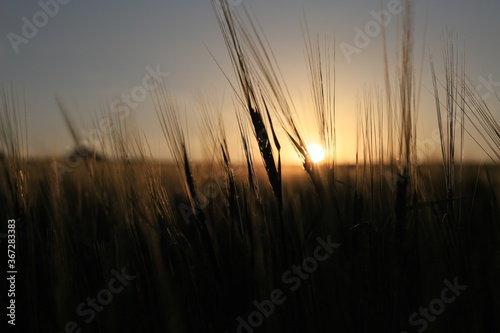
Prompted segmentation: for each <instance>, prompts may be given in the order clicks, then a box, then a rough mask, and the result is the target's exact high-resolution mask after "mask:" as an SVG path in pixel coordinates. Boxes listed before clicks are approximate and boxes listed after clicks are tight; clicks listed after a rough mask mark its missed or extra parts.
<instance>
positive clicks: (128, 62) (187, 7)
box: [0, 0, 500, 161]
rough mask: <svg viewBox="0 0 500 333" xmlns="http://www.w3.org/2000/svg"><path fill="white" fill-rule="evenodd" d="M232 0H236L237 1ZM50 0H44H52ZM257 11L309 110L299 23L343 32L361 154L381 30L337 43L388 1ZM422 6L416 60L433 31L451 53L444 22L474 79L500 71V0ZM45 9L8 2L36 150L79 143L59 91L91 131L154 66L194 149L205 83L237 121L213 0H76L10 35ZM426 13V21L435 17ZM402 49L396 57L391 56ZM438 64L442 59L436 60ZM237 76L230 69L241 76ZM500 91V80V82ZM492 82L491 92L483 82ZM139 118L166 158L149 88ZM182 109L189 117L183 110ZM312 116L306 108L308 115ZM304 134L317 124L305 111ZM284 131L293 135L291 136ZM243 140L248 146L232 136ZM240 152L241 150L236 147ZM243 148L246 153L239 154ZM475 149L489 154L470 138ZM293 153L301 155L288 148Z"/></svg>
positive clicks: (347, 144)
mask: <svg viewBox="0 0 500 333" xmlns="http://www.w3.org/2000/svg"><path fill="white" fill-rule="evenodd" d="M233 1H234V0H233ZM42 2H43V1H42ZM244 2H245V3H246V4H248V5H250V6H251V7H252V8H253V10H254V11H255V14H256V16H257V18H258V19H259V21H260V23H261V25H262V27H263V29H264V31H265V33H266V36H267V38H268V39H269V42H270V43H271V45H272V47H273V50H274V52H275V54H276V57H277V59H278V61H279V63H280V66H281V70H282V72H283V75H284V77H285V79H286V82H287V84H288V87H289V89H290V91H291V93H292V95H293V96H294V97H297V100H296V106H297V107H298V109H302V108H304V109H306V108H307V105H308V101H309V98H310V97H309V86H308V83H307V72H306V66H305V61H304V52H303V50H304V46H303V39H302V34H301V22H303V19H304V14H305V17H306V19H307V23H308V25H309V29H310V31H311V32H313V33H319V34H320V35H325V36H328V37H329V38H331V39H332V40H333V37H334V35H335V37H336V41H337V43H336V44H337V62H336V67H337V117H338V127H337V129H338V141H339V147H338V150H339V151H338V154H339V158H340V159H342V160H346V161H347V160H350V161H352V160H353V158H354V152H355V150H354V138H355V135H354V133H355V128H356V125H355V110H356V96H358V95H359V94H360V93H361V92H362V91H363V87H364V86H370V85H375V84H379V85H382V84H383V76H382V73H383V62H382V38H381V36H376V37H374V38H373V39H372V41H371V43H370V44H369V45H368V46H367V47H366V48H364V49H362V51H361V53H360V54H355V55H353V57H352V61H351V62H350V63H349V62H348V61H347V60H346V58H345V57H344V56H343V55H342V53H341V51H340V50H339V48H338V46H339V44H340V43H341V42H346V43H350V44H353V39H354V35H355V32H354V28H355V27H356V26H358V27H361V28H363V27H364V25H365V24H366V23H367V22H369V21H371V20H373V18H372V17H371V15H370V11H371V10H379V9H381V8H385V2H380V1H373V0H337V1H326V0H309V1H304V0H301V1H299V0H244ZM415 5H416V19H415V22H416V27H415V28H416V31H415V34H416V36H415V37H416V38H415V39H416V50H417V51H416V59H417V67H418V68H417V74H419V73H420V63H421V55H422V47H423V45H424V44H423V41H424V31H427V33H426V39H425V45H428V47H429V49H430V50H431V51H432V52H433V54H434V57H435V60H436V63H437V65H439V64H441V62H442V61H441V59H442V58H441V41H440V38H441V36H442V33H443V32H444V31H445V30H446V29H449V30H451V31H453V32H454V33H455V34H456V35H457V36H458V41H459V46H461V45H465V53H466V71H467V74H468V76H469V77H470V78H471V79H472V80H473V81H474V82H480V78H481V77H482V78H488V76H489V75H490V76H491V77H492V78H493V81H495V82H500V64H499V59H500V20H499V19H498V17H499V15H500V1H498V0H478V1H471V0H421V1H417V0H416V1H415ZM40 10H41V7H40V5H39V4H38V2H37V1H19V0H2V2H1V3H0V15H1V18H0V78H1V81H0V84H1V85H4V86H9V85H10V84H13V85H14V86H15V87H16V88H17V90H18V91H22V90H24V94H25V97H26V102H27V115H28V123H29V125H28V127H29V143H30V151H31V152H32V153H33V154H54V153H59V154H60V153H62V152H64V149H65V147H66V145H67V144H68V143H69V142H70V139H69V133H68V131H67V130H66V129H65V126H64V122H63V120H62V117H61V115H60V112H59V111H58V109H57V106H56V103H55V98H54V97H55V96H56V95H57V96H59V97H60V98H61V99H62V100H63V101H64V103H65V104H66V105H67V106H68V107H69V108H70V110H71V112H72V114H73V115H74V117H75V119H83V121H82V129H85V130H87V131H88V130H91V129H92V125H90V123H89V122H88V121H85V119H90V116H91V115H92V114H95V113H96V112H99V105H100V103H102V102H103V101H106V100H107V101H110V100H112V99H113V98H115V97H116V96H120V95H121V94H123V93H130V91H131V89H132V88H134V87H135V86H137V85H139V84H141V82H142V79H143V78H144V76H145V75H146V74H147V71H146V67H147V66H150V67H152V68H155V67H156V66H157V65H159V68H160V70H161V71H164V72H168V73H169V75H168V77H166V78H165V84H166V86H167V88H168V89H169V90H170V91H171V92H172V93H173V95H174V96H175V97H176V98H177V101H178V103H179V105H180V106H181V107H180V110H181V112H183V113H184V112H185V113H187V116H186V117H185V119H186V121H187V122H188V124H189V131H190V132H189V133H190V134H191V135H192V136H193V138H192V139H191V140H190V142H191V149H192V152H193V154H194V156H195V157H196V156H201V155H200V154H201V151H202V149H201V146H199V145H198V144H196V142H197V138H195V136H196V135H197V128H198V125H197V122H199V120H198V117H197V115H196V112H195V110H196V104H195V103H194V102H193V100H194V99H193V96H194V94H195V93H196V92H199V91H201V92H203V91H206V90H208V89H214V90H215V91H216V93H217V95H218V96H219V97H220V98H221V99H222V97H223V96H225V101H226V102H225V107H224V117H225V120H226V129H227V131H228V136H235V137H237V135H239V134H238V133H237V132H236V131H235V126H234V124H235V117H234V111H233V110H232V108H231V106H232V102H231V98H232V97H231V91H230V88H229V85H228V83H227V80H226V79H225V78H224V76H223V74H222V72H221V70H220V69H219V68H218V67H217V65H216V63H215V61H214V60H213V59H212V57H211V55H210V53H209V51H208V50H210V51H211V52H212V53H213V55H214V56H215V58H216V59H217V60H218V61H219V62H220V63H221V65H222V67H223V68H224V70H225V71H226V72H227V73H229V74H232V72H231V67H230V65H229V63H228V57H227V52H226V49H225V46H224V44H223V40H222V37H221V34H220V31H219V28H218V25H217V21H216V18H215V15H214V13H213V11H212V8H211V5H210V1H209V0H183V1H181V0H168V1H159V0H146V1H141V2H138V1H130V0H121V1H118V0H107V1H106V0H105V1H102V0H101V1H97V0H87V1H81V0H71V1H69V2H68V3H67V4H65V5H60V6H59V11H58V13H57V14H56V15H54V17H51V18H49V19H48V22H47V24H46V25H45V26H43V27H41V28H39V31H38V33H37V34H36V36H34V37H33V38H31V39H28V43H27V44H20V45H19V52H18V53H16V52H14V49H13V48H12V46H11V43H10V41H9V38H8V34H9V33H10V32H13V33H15V34H18V35H22V31H21V30H22V27H23V24H24V23H23V21H22V18H23V17H26V18H27V19H28V20H29V21H30V22H33V15H35V14H36V13H37V12H38V11H40ZM426 17H427V25H426V23H425V22H426ZM399 22H400V21H399V18H398V19H393V20H392V21H391V23H390V25H389V27H388V28H387V29H388V40H389V42H390V47H389V50H390V52H391V54H394V50H395V46H396V41H397V37H396V36H397V35H396V32H397V31H398V29H399V27H400V24H399ZM392 58H393V57H392ZM429 72H430V69H429V61H428V54H426V55H425V57H424V65H423V68H422V73H423V78H422V82H423V87H422V94H421V100H420V106H421V110H420V116H419V119H418V126H419V134H420V135H421V136H422V137H423V138H425V137H430V136H431V134H430V133H431V131H432V129H434V128H435V127H436V116H435V111H434V102H433V100H432V95H431V94H430V93H429V92H428V90H431V89H432V86H431V83H430V81H429V76H430V75H429ZM438 73H439V74H441V73H442V69H441V67H440V66H438ZM231 77H232V76H231ZM493 89H495V91H496V92H497V93H500V86H498V85H495V86H494V87H493ZM484 92H487V91H486V90H484ZM487 102H488V103H489V105H490V106H492V112H493V113H494V115H495V116H496V119H497V121H499V120H500V119H499V118H500V117H499V115H500V109H499V107H500V106H499V103H498V101H497V100H496V98H495V97H494V96H492V97H490V98H489V100H487ZM129 118H130V120H133V121H135V122H136V123H137V125H138V126H139V128H141V129H142V130H144V132H145V134H146V137H147V138H148V141H149V143H150V144H151V146H152V148H153V152H154V154H155V155H156V156H159V157H167V156H168V153H167V149H166V146H165V141H164V138H163V136H162V134H161V131H160V127H159V125H158V121H157V119H156V114H155V112H154V109H153V107H152V101H151V98H150V97H148V98H147V99H146V100H144V101H142V102H140V103H138V106H137V107H136V108H135V109H134V110H133V112H132V114H131V116H130V117H129ZM183 118H184V117H183ZM308 118H311V117H305V119H308ZM304 129H305V133H311V136H310V138H308V139H309V140H311V141H314V140H315V139H316V138H315V137H314V131H313V130H312V127H310V126H309V124H308V123H307V121H306V120H304ZM282 141H285V138H284V137H283V138H282ZM231 146H232V148H234V149H237V148H238V147H239V143H238V141H237V140H232V142H231ZM235 151H236V150H235ZM235 154H236V156H235V158H238V157H239V155H238V154H241V153H240V152H238V153H235ZM466 157H469V158H480V157H481V153H480V151H479V150H478V149H477V148H474V147H473V146H472V145H471V146H469V147H468V149H467V151H466ZM285 159H288V160H293V159H294V153H293V151H292V150H291V149H290V148H289V147H288V148H287V149H286V151H285Z"/></svg>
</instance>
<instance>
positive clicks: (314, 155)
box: [307, 145, 325, 163]
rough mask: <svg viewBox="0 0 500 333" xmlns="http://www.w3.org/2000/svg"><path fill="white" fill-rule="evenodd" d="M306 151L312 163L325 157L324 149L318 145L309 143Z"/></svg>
mask: <svg viewBox="0 0 500 333" xmlns="http://www.w3.org/2000/svg"><path fill="white" fill-rule="evenodd" d="M307 151H308V152H309V155H310V156H311V159H312V161H313V162H314V163H317V162H321V161H322V160H323V159H324V158H325V150H324V149H323V147H321V146H320V145H310V146H308V147H307Z"/></svg>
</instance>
